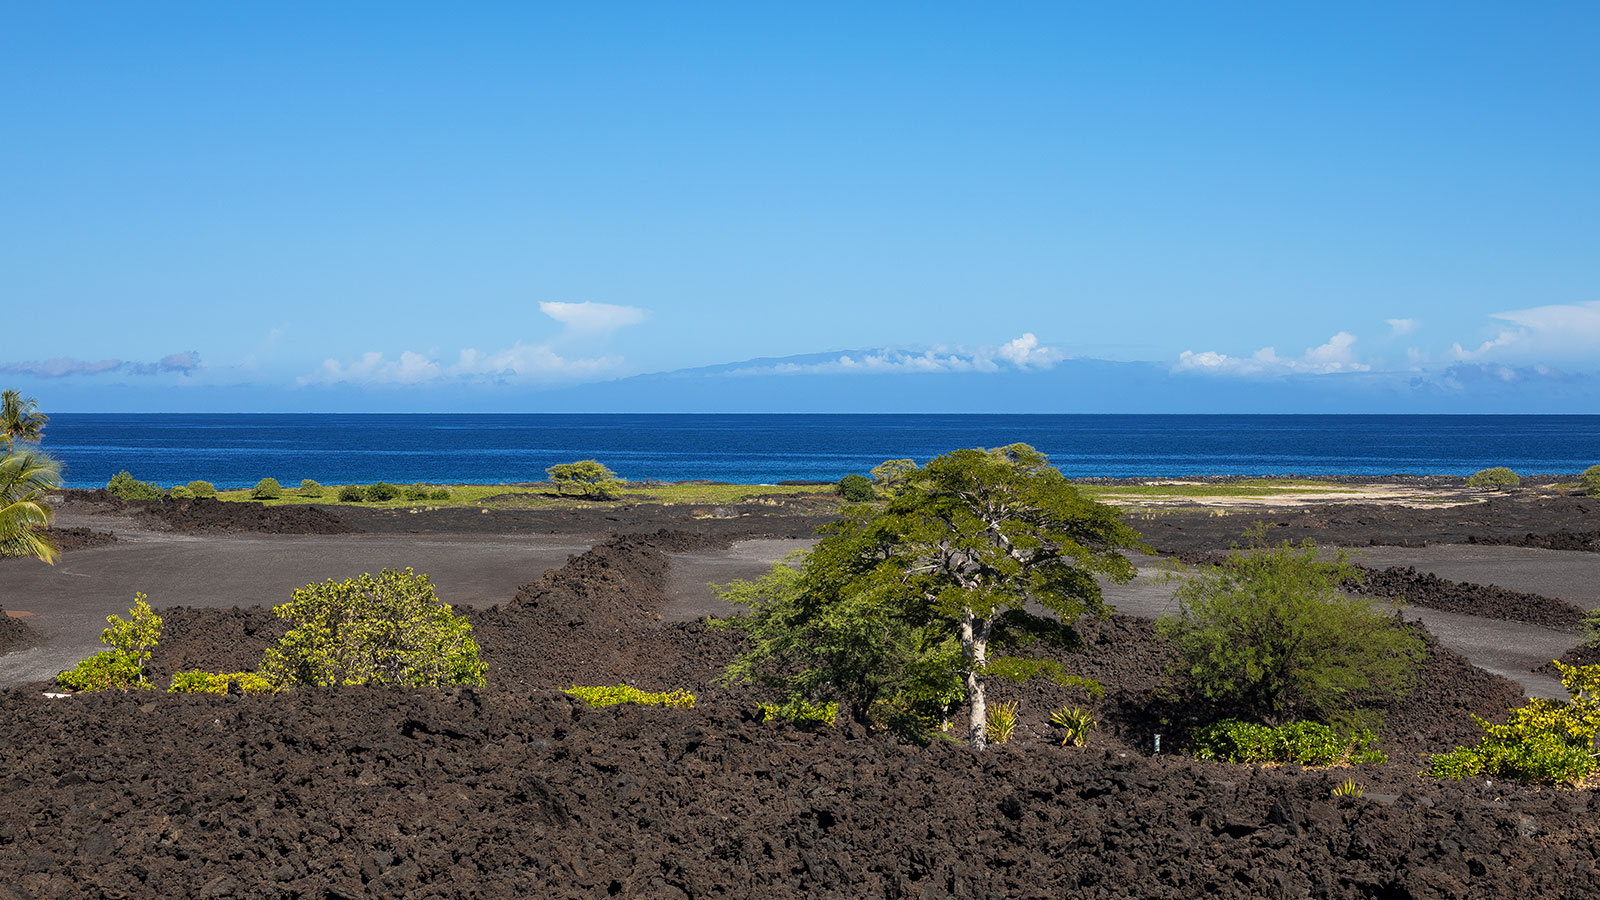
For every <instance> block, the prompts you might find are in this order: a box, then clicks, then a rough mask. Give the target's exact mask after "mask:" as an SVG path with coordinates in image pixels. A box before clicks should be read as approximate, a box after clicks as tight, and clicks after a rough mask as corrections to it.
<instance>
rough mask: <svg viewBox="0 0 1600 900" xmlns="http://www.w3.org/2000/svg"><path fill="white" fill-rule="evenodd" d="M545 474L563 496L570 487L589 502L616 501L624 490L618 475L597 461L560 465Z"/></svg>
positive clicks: (584, 460) (588, 460)
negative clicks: (618, 493)
mask: <svg viewBox="0 0 1600 900" xmlns="http://www.w3.org/2000/svg"><path fill="white" fill-rule="evenodd" d="M544 472H545V474H546V475H548V476H549V477H550V480H551V481H552V482H555V486H556V490H557V491H558V492H559V493H561V494H563V495H564V494H566V492H567V488H569V487H570V488H572V489H574V490H575V491H577V492H578V494H579V495H580V496H582V497H585V498H587V499H589V500H615V499H616V498H617V492H618V491H620V490H621V489H622V481H621V480H620V479H618V478H617V473H615V472H613V471H611V469H610V468H608V467H607V466H606V465H605V464H604V463H602V462H600V461H599V460H597V459H580V460H578V461H577V462H571V463H560V464H558V465H554V466H551V467H550V468H548V469H545V470H544Z"/></svg>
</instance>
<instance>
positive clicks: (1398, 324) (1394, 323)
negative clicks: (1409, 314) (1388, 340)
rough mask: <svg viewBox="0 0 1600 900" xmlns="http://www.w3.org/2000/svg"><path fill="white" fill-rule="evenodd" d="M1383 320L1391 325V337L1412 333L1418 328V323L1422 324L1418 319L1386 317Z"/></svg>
mask: <svg viewBox="0 0 1600 900" xmlns="http://www.w3.org/2000/svg"><path fill="white" fill-rule="evenodd" d="M1383 321H1384V322H1386V323H1388V325H1389V336H1390V337H1399V336H1400V335H1402V334H1410V333H1411V332H1413V331H1416V330H1417V326H1418V325H1420V324H1422V323H1420V322H1418V321H1417V320H1416V319H1384V320H1383Z"/></svg>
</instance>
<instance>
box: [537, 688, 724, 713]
mask: <svg viewBox="0 0 1600 900" xmlns="http://www.w3.org/2000/svg"><path fill="white" fill-rule="evenodd" d="M566 693H568V694H571V695H572V696H574V697H577V698H578V699H579V700H582V701H583V702H585V703H587V704H589V705H590V706H615V705H616V704H618V703H643V704H645V705H646V706H666V707H670V708H672V709H693V708H694V695H693V694H691V693H689V692H688V691H684V690H677V691H668V692H666V693H659V694H653V693H650V692H648V691H641V690H639V689H638V688H636V687H630V686H628V685H626V684H619V685H616V686H615V687H580V686H578V685H573V686H572V687H569V688H567V689H566Z"/></svg>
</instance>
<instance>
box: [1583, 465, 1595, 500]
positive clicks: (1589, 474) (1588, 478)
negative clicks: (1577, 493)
mask: <svg viewBox="0 0 1600 900" xmlns="http://www.w3.org/2000/svg"><path fill="white" fill-rule="evenodd" d="M1578 482H1579V483H1580V484H1581V485H1583V492H1584V493H1585V494H1588V495H1589V496H1591V497H1600V466H1590V467H1589V468H1587V469H1584V470H1583V474H1582V475H1580V476H1578Z"/></svg>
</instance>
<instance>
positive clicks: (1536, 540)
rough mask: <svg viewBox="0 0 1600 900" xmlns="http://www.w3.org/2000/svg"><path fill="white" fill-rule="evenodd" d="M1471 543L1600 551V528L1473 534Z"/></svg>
mask: <svg viewBox="0 0 1600 900" xmlns="http://www.w3.org/2000/svg"><path fill="white" fill-rule="evenodd" d="M1466 542H1467V543H1469V544H1489V545H1494V546H1510V547H1533V548H1536V549H1539V550H1584V551H1588V552H1590V553H1600V529H1597V530H1594V531H1549V532H1545V533H1543V534H1532V533H1530V534H1520V535H1489V536H1486V537H1485V536H1479V535H1472V536H1470V537H1468V538H1467V541H1466Z"/></svg>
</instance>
